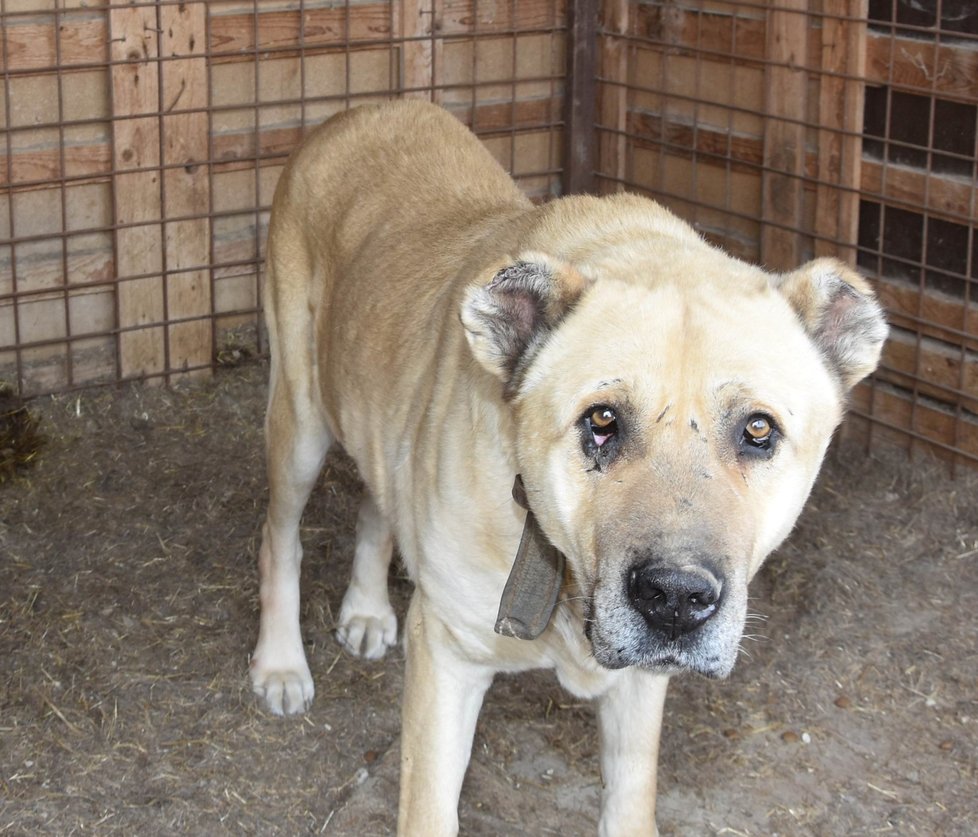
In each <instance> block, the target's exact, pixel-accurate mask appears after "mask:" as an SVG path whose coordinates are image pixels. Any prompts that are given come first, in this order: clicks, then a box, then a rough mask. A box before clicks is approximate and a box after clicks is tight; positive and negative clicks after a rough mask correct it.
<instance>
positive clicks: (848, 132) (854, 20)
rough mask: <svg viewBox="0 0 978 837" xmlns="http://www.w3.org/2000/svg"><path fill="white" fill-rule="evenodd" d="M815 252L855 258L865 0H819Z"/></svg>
mask: <svg viewBox="0 0 978 837" xmlns="http://www.w3.org/2000/svg"><path fill="white" fill-rule="evenodd" d="M822 10H823V18H822V67H821V69H822V72H823V75H822V76H821V77H820V78H819V98H818V114H819V120H818V124H819V129H818V186H817V188H816V191H815V255H817V256H837V257H838V258H840V259H842V260H843V261H846V262H849V263H850V264H855V263H856V245H857V244H858V241H859V192H858V189H859V186H860V174H861V164H862V137H861V136H860V134H861V133H862V123H863V105H864V99H865V89H866V85H865V82H864V81H863V80H862V79H863V77H864V76H865V72H866V29H867V27H866V16H867V14H868V0H823V3H822Z"/></svg>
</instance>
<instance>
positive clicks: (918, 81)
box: [634, 0, 978, 102]
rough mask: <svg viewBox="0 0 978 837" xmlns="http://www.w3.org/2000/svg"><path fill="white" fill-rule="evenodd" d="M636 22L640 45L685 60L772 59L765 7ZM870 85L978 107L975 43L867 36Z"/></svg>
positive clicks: (813, 40) (681, 12) (815, 41)
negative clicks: (643, 43)
mask: <svg viewBox="0 0 978 837" xmlns="http://www.w3.org/2000/svg"><path fill="white" fill-rule="evenodd" d="M833 2H835V0H833ZM772 5H773V4H772ZM779 5H782V6H783V4H779ZM853 17H861V16H860V15H854V16H853ZM634 20H635V25H634V29H635V36H636V37H637V38H638V39H640V40H646V41H648V42H649V43H650V44H657V45H661V46H662V47H665V48H669V49H671V50H674V51H676V52H677V53H680V54H681V53H683V52H689V53H692V52H696V53H698V54H700V55H703V56H708V55H714V56H716V57H717V58H718V59H720V60H722V59H723V58H728V57H733V58H736V59H737V62H738V64H742V65H749V64H751V63H756V64H761V63H763V62H765V61H767V60H770V58H771V56H770V55H769V54H768V51H767V41H766V38H765V23H764V18H763V10H762V6H761V4H757V3H755V4H751V5H750V6H745V7H743V8H737V9H736V14H730V13H729V12H711V11H709V10H703V11H698V10H692V9H684V8H682V7H677V6H675V5H673V4H660V3H650V4H646V3H639V4H637V5H636V6H635V8H634ZM854 25H855V24H854ZM807 40H808V52H809V54H811V55H816V54H818V53H817V50H818V48H819V46H820V42H821V33H820V32H819V31H818V30H816V29H814V28H813V29H810V30H809V32H808V37H807ZM734 45H735V46H734ZM866 80H867V81H868V82H869V83H871V84H890V83H891V82H892V84H893V85H894V86H896V87H898V88H902V89H905V90H909V91H910V92H913V91H914V90H920V91H925V92H928V93H930V92H932V91H933V93H934V94H936V95H938V96H943V97H950V98H956V99H959V100H961V101H968V102H973V101H975V99H978V51H976V50H975V48H974V44H973V42H968V41H965V40H962V41H959V42H942V43H940V44H935V43H934V42H933V41H927V40H925V39H922V38H912V37H906V36H902V37H901V36H899V35H898V36H896V37H893V36H891V35H890V33H889V32H883V31H876V30H867V31H866Z"/></svg>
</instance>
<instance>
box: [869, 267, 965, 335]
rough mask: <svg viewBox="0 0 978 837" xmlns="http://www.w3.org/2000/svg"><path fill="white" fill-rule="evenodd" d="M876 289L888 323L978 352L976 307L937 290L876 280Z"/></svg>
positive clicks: (883, 278)
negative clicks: (885, 311) (922, 289)
mask: <svg viewBox="0 0 978 837" xmlns="http://www.w3.org/2000/svg"><path fill="white" fill-rule="evenodd" d="M875 283H876V290H877V293H878V294H879V297H880V302H882V303H883V305H884V307H885V308H886V310H887V317H888V318H889V320H890V323H891V324H892V325H894V326H896V327H898V328H905V329H907V330H908V331H912V332H918V331H919V332H920V334H922V335H925V336H927V337H934V338H936V339H938V340H943V341H944V342H946V343H949V344H952V345H955V346H961V347H964V348H965V349H967V350H968V351H970V352H978V308H976V307H975V305H974V304H971V305H965V304H964V300H962V299H956V298H954V297H951V296H948V295H947V294H942V293H940V292H939V291H931V290H926V289H925V290H924V291H921V290H920V289H919V288H918V287H917V286H916V285H911V284H909V283H907V282H901V281H900V280H899V279H888V278H887V277H885V276H881V277H877V278H876V280H875Z"/></svg>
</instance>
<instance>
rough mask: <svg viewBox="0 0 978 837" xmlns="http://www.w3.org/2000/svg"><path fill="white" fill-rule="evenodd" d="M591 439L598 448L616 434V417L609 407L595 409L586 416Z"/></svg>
mask: <svg viewBox="0 0 978 837" xmlns="http://www.w3.org/2000/svg"><path fill="white" fill-rule="evenodd" d="M588 426H589V427H590V430H591V438H593V439H594V444H596V445H597V446H598V447H599V448H600V447H601V446H602V445H603V444H605V443H606V442H607V441H608V440H609V439H610V438H612V437H613V436H614V435H615V434H616V433H617V432H618V416H617V415H616V414H615V411H614V410H612V409H611V407H604V406H602V407H595V408H594V409H593V410H592V411H591V414H590V415H589V416H588Z"/></svg>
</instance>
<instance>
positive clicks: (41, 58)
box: [0, 9, 109, 72]
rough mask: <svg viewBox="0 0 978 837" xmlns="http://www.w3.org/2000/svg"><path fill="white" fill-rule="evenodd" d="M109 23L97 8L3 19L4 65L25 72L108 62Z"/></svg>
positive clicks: (1, 63)
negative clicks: (56, 14)
mask: <svg viewBox="0 0 978 837" xmlns="http://www.w3.org/2000/svg"><path fill="white" fill-rule="evenodd" d="M106 26H107V21H106V17H105V13H104V12H102V11H98V10H94V9H78V10H66V11H64V12H63V13H62V14H61V15H58V16H55V15H39V16H37V17H35V16H33V15H31V16H29V17H20V16H17V15H14V16H11V17H9V18H6V19H4V22H3V27H4V37H3V38H0V59H2V61H0V66H3V67H5V68H6V69H7V70H9V71H10V72H24V71H30V70H50V69H54V68H55V67H60V68H61V69H70V68H73V67H82V66H92V65H98V64H104V63H105V62H106V61H107V60H108V57H109V39H108V37H106V33H107V29H106ZM59 41H60V44H59ZM59 47H60V52H59ZM59 56H60V64H59V61H58V59H59Z"/></svg>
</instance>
